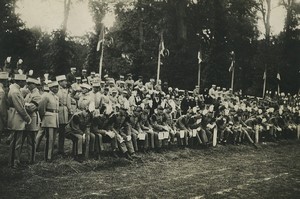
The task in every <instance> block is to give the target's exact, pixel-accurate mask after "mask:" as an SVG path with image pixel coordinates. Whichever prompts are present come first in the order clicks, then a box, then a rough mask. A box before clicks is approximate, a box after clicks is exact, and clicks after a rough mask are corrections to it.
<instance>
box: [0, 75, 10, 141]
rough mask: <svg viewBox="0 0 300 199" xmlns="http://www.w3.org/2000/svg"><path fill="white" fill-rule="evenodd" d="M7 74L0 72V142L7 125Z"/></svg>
mask: <svg viewBox="0 0 300 199" xmlns="http://www.w3.org/2000/svg"><path fill="white" fill-rule="evenodd" d="M7 80H8V73H7V72H0V141H1V136H2V134H3V132H4V130H5V128H6V125H7V95H6V94H7V92H6V86H7Z"/></svg>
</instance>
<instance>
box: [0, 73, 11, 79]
mask: <svg viewBox="0 0 300 199" xmlns="http://www.w3.org/2000/svg"><path fill="white" fill-rule="evenodd" d="M8 76H9V74H8V73H7V72H0V79H8Z"/></svg>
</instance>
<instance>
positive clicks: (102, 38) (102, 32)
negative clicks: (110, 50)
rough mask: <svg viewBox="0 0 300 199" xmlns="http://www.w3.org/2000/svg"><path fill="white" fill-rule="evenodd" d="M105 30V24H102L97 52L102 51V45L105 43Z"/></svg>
mask: <svg viewBox="0 0 300 199" xmlns="http://www.w3.org/2000/svg"><path fill="white" fill-rule="evenodd" d="M104 29H105V27H104V24H102V26H101V30H100V34H99V40H98V43H97V51H99V50H100V47H101V44H102V43H103V42H104V34H105V33H104V31H105V30H104Z"/></svg>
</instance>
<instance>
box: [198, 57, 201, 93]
mask: <svg viewBox="0 0 300 199" xmlns="http://www.w3.org/2000/svg"><path fill="white" fill-rule="evenodd" d="M198 65H199V67H198V86H199V90H200V80H201V62H199V64H198Z"/></svg>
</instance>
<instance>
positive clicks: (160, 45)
mask: <svg viewBox="0 0 300 199" xmlns="http://www.w3.org/2000/svg"><path fill="white" fill-rule="evenodd" d="M158 50H159V54H160V55H162V56H165V55H164V51H165V44H164V37H163V33H161V34H160V43H159V48H158Z"/></svg>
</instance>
